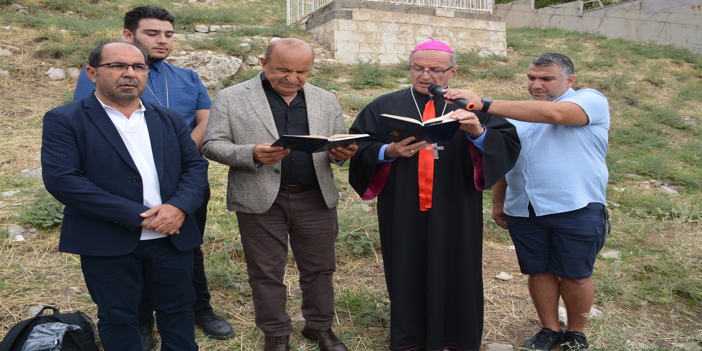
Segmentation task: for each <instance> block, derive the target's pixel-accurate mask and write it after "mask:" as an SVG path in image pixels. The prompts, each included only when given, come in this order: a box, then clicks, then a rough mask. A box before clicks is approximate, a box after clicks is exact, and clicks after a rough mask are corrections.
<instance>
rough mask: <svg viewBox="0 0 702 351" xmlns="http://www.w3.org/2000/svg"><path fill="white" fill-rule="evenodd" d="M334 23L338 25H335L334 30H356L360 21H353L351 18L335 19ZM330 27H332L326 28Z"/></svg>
mask: <svg viewBox="0 0 702 351" xmlns="http://www.w3.org/2000/svg"><path fill="white" fill-rule="evenodd" d="M333 22H334V23H336V24H337V25H336V26H334V28H333V29H334V30H343V31H354V30H358V23H360V22H359V21H355V20H354V21H351V20H334V21H333ZM326 29H330V28H326Z"/></svg>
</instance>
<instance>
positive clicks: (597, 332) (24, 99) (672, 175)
mask: <svg viewBox="0 0 702 351" xmlns="http://www.w3.org/2000/svg"><path fill="white" fill-rule="evenodd" d="M21 3H22V4H23V5H24V6H25V7H26V10H27V13H26V14H25V13H21V12H17V11H15V10H11V9H9V5H10V4H11V2H8V1H6V0H0V21H1V22H2V26H0V48H2V49H5V50H8V51H9V52H11V53H12V54H11V55H10V56H0V58H1V60H0V70H6V71H7V73H8V75H0V83H2V84H0V101H2V104H0V138H1V140H2V141H1V142H0V192H7V191H12V190H15V191H18V192H17V193H15V194H12V195H2V196H0V230H2V231H3V232H5V231H6V230H7V228H9V227H10V226H13V225H18V224H22V225H26V226H33V227H35V228H37V234H36V235H35V236H34V237H32V238H29V240H27V241H24V242H12V241H10V240H9V239H7V238H5V236H3V238H2V239H1V240H0V257H2V259H1V260H0V337H2V336H3V335H4V334H5V333H6V332H7V330H8V328H9V327H10V326H11V325H13V324H15V323H16V322H17V321H19V320H23V319H26V318H28V317H29V316H28V314H27V312H28V309H29V308H31V307H32V306H35V305H37V304H49V305H55V306H58V307H60V308H61V309H62V310H64V311H71V310H82V311H84V312H86V313H88V314H89V315H91V316H92V317H93V318H95V313H96V308H95V306H94V304H93V303H92V301H91V300H90V297H89V295H88V293H87V291H86V289H85V285H84V283H83V280H82V276H81V273H80V268H79V262H78V258H77V257H76V256H73V255H68V254H64V253H60V252H58V251H57V243H58V233H59V230H58V229H57V226H56V225H55V222H56V221H57V220H60V212H59V210H60V206H57V205H56V203H55V202H54V201H52V198H51V197H50V196H48V195H47V194H46V192H45V191H44V190H43V187H42V182H41V180H31V179H25V178H23V177H21V176H20V171H22V170H24V169H32V168H38V167H40V159H39V148H40V138H41V122H42V116H43V114H44V113H45V112H46V111H48V110H49V109H51V108H53V107H56V106H59V105H62V104H64V103H66V102H68V101H70V99H71V97H72V90H73V86H74V85H75V80H74V79H65V80H60V81H52V80H49V79H48V78H47V77H46V75H45V74H44V72H46V71H47V70H48V69H49V68H50V67H62V68H66V67H81V66H82V65H83V64H84V62H85V61H86V57H87V52H88V51H89V49H90V48H91V47H92V46H93V44H94V43H95V42H97V41H99V40H102V39H107V38H113V39H114V38H116V36H117V35H118V33H119V29H120V28H121V22H120V18H121V16H122V15H123V14H124V12H126V11H127V10H129V9H130V8H131V7H133V6H135V5H137V4H141V3H139V2H137V1H133V0H126V1H116V0H112V1H69V0H43V1H42V0H28V1H22V2H21ZM150 3H153V4H155V5H157V6H162V7H165V8H167V9H169V10H173V12H174V14H175V16H176V19H177V20H178V23H177V26H176V29H177V31H178V32H183V33H184V32H191V31H192V30H193V28H194V25H196V24H227V23H232V22H234V23H237V24H240V25H241V26H242V27H241V29H240V30H237V31H234V32H230V33H226V34H219V35H218V36H217V37H216V38H215V40H212V41H211V42H207V41H199V42H192V43H188V42H179V43H178V44H177V45H178V47H183V46H185V45H186V44H192V45H191V46H193V47H195V48H197V50H210V51H213V52H217V53H221V54H236V53H232V52H229V49H230V48H231V47H232V43H236V42H237V41H238V40H241V38H243V37H246V36H253V35H261V36H265V37H272V36H282V37H286V36H293V37H299V38H302V39H305V40H307V41H308V42H310V43H312V44H314V45H316V46H318V44H315V43H314V42H313V40H312V39H311V38H310V37H309V36H308V35H307V34H306V33H304V32H300V31H299V30H293V29H290V28H287V27H285V26H284V22H285V18H284V13H285V11H284V8H285V2H284V1H280V0H276V1H273V0H260V1H248V0H247V1H244V0H240V1H219V2H218V4H217V5H211V4H202V3H193V4H185V5H183V6H178V7H175V6H174V5H173V4H172V3H171V2H168V1H152V2H150ZM437 39H439V38H437ZM507 42H508V54H507V55H506V56H490V57H482V56H479V55H478V54H476V53H475V52H470V51H465V52H460V55H459V65H458V67H459V68H458V70H459V73H458V75H457V76H456V77H455V79H454V80H453V81H452V86H454V87H462V88H470V89H472V90H474V91H476V92H477V93H478V94H481V95H483V96H490V97H492V98H493V99H527V98H528V94H527V92H526V80H525V72H526V69H527V67H528V64H529V61H530V60H531V59H532V58H534V57H536V56H538V55H540V54H543V53H546V52H559V53H563V54H566V55H568V56H570V57H571V58H572V59H573V61H574V63H575V66H576V76H577V79H578V80H577V83H576V84H577V85H578V86H579V87H582V88H594V89H598V90H600V91H601V92H602V93H603V94H604V95H605V96H607V98H608V99H609V101H610V108H611V117H612V125H611V129H610V150H609V156H608V166H609V169H610V184H609V188H608V200H609V207H610V211H611V214H612V222H613V231H612V235H610V236H609V237H608V239H607V243H606V245H605V248H604V249H603V252H610V251H619V252H620V253H621V257H620V258H617V259H602V258H601V259H599V260H598V262H597V264H596V268H595V275H594V279H595V285H596V300H595V307H596V308H597V309H599V310H600V311H602V312H603V315H602V316H601V317H598V318H595V319H593V320H592V321H591V322H590V324H589V325H588V335H589V337H590V339H591V341H592V344H593V346H594V348H595V349H597V350H627V349H651V350H673V349H675V350H700V349H702V347H701V346H700V345H701V342H702V305H701V304H702V255H701V254H700V247H702V234H700V228H699V222H700V216H701V214H702V212H701V210H700V203H702V198H701V194H702V171H701V168H702V151H701V150H702V138H701V136H702V124H701V123H702V57H700V56H697V55H693V54H691V53H690V52H689V51H686V50H682V49H676V48H673V47H667V46H657V45H651V44H646V43H640V42H632V41H626V40H620V39H608V38H605V37H601V36H596V35H590V34H579V33H573V32H565V31H563V30H559V29H546V30H534V29H526V28H523V29H510V30H508V32H507ZM459 50H460V49H459ZM261 53H262V52H260V53H258V54H261ZM249 54H251V53H249ZM408 73H409V72H408V71H407V69H406V62H405V63H404V64H399V65H392V66H380V65H378V64H377V63H375V62H373V61H372V60H367V61H361V62H358V64H356V65H342V64H328V63H326V64H324V65H322V67H321V68H319V69H318V70H317V71H316V72H314V73H313V76H312V78H311V79H310V82H311V83H312V84H315V85H318V86H321V87H323V88H325V89H328V90H330V91H333V92H334V93H335V94H336V96H337V97H338V99H339V101H340V102H341V105H342V108H343V109H344V113H345V114H346V116H347V123H348V124H350V123H351V121H352V120H353V118H354V117H355V115H356V114H357V113H358V111H359V110H360V109H361V108H362V107H363V106H365V104H367V103H368V102H370V101H371V100H372V99H373V98H375V97H376V96H378V95H380V94H383V93H386V92H390V91H394V90H398V89H401V88H404V87H407V86H408V85H407V84H408V82H409V80H408V77H409V74H408ZM251 75H252V73H248V74H245V75H241V76H235V77H232V78H231V79H230V80H228V81H227V82H223V85H226V84H233V83H236V82H240V81H242V80H244V79H246V78H247V77H250V76H251ZM210 93H211V95H212V96H214V94H216V91H210ZM226 171H227V170H226V168H225V167H224V166H222V165H220V164H216V163H214V162H213V163H212V164H211V166H210V184H211V188H212V194H213V196H212V200H211V202H210V204H209V209H210V216H209V219H208V226H207V231H206V233H205V244H204V245H203V250H204V251H205V255H206V271H207V274H208V277H209V280H210V284H209V286H210V289H211V292H212V294H213V305H214V307H215V309H216V311H217V312H218V313H219V314H221V315H223V316H225V317H226V318H227V320H229V321H230V322H231V323H232V324H233V325H234V328H235V329H236V331H237V335H236V336H235V337H233V338H231V339H229V340H226V341H214V340H211V339H207V338H206V337H205V336H204V335H203V334H202V333H201V332H200V331H199V330H198V332H197V334H196V335H197V341H198V343H199V344H200V346H201V348H202V349H203V350H254V349H259V348H260V347H261V342H262V334H261V332H260V331H259V330H257V329H256V327H255V325H254V318H253V306H252V302H251V292H250V289H249V287H248V284H247V282H246V279H247V276H246V269H245V264H244V260H243V253H242V249H241V244H240V241H239V237H238V228H237V224H236V220H235V216H234V215H233V214H232V213H230V212H228V211H227V210H226V206H225V187H226ZM336 173H337V174H336V175H337V183H338V185H339V188H340V190H341V193H342V200H341V203H340V205H339V213H340V228H341V229H340V233H339V240H338V244H337V249H338V261H339V262H338V266H339V268H338V271H337V274H336V275H335V283H336V292H337V295H336V296H337V300H336V304H337V321H336V325H335V330H336V331H337V332H338V334H339V335H340V336H341V338H342V339H343V340H345V341H346V342H347V345H348V346H349V348H350V349H352V350H374V351H375V350H385V349H386V348H387V345H388V333H387V330H388V329H387V328H388V326H389V315H388V311H389V309H388V307H389V303H388V300H387V296H386V293H385V285H384V279H383V271H382V263H381V257H380V252H379V243H378V232H377V221H376V218H375V203H374V202H372V201H371V202H363V201H361V200H360V199H359V198H358V196H357V195H356V194H355V193H353V191H352V190H351V189H350V187H349V186H348V183H347V169H346V167H343V168H340V169H337V171H336ZM671 190H674V192H673V191H671ZM489 200H490V191H486V192H485V198H484V204H485V210H484V217H485V240H484V259H483V261H484V266H483V269H484V281H485V299H486V310H485V320H486V321H485V335H484V343H485V344H487V343H502V344H512V345H515V346H518V345H521V344H522V343H523V341H524V340H525V339H526V338H528V337H529V336H530V335H531V334H533V333H535V332H536V331H537V330H538V328H539V323H538V318H537V316H536V313H535V311H534V309H533V306H531V305H530V304H529V303H528V302H527V298H528V294H527V288H526V277H525V276H522V275H521V274H519V270H518V267H517V263H516V258H515V255H514V251H512V250H510V245H511V242H510V239H509V236H508V235H507V233H506V231H504V230H502V229H499V228H497V227H496V226H495V225H494V223H492V221H491V220H488V219H489V218H490V211H489V208H490V206H489ZM502 271H504V272H507V273H509V274H512V275H514V276H515V279H514V280H511V281H501V280H497V279H495V278H494V276H495V275H497V274H498V273H500V272H502ZM286 281H287V282H288V287H289V288H288V291H289V294H290V299H289V311H290V313H291V314H292V317H293V321H294V323H295V325H294V326H295V328H296V332H297V331H299V330H300V329H301V328H302V325H303V323H304V322H303V320H302V317H301V314H300V308H299V305H300V290H299V286H298V284H297V275H296V270H295V266H294V262H293V261H292V259H291V260H290V262H289V269H288V273H287V275H286ZM292 345H293V349H295V350H314V349H315V346H314V345H313V344H312V343H310V342H309V341H307V340H306V339H304V338H302V337H301V336H300V335H299V333H297V334H295V335H294V336H293V339H292Z"/></svg>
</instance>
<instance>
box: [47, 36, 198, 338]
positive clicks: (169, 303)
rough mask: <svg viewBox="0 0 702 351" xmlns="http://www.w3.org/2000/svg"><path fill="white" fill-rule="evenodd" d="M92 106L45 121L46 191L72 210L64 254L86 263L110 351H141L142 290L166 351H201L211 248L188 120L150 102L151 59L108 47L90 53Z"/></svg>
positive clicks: (84, 103) (83, 103)
mask: <svg viewBox="0 0 702 351" xmlns="http://www.w3.org/2000/svg"><path fill="white" fill-rule="evenodd" d="M89 65H90V67H88V70H87V72H88V76H89V77H90V79H91V80H92V81H93V82H95V85H96V91H95V93H94V94H91V95H90V96H88V97H86V98H85V99H83V100H79V101H75V102H72V103H70V104H67V105H64V106H61V107H57V108H55V109H53V110H51V111H49V112H47V113H46V115H44V128H43V135H42V157H41V158H42V169H43V176H44V184H45V185H46V189H47V190H48V191H49V192H50V193H51V194H52V195H53V196H54V197H56V199H58V200H59V201H61V203H63V204H64V205H65V206H66V207H65V209H64V219H63V225H62V228H61V239H60V242H59V250H60V251H63V252H67V253H74V254H79V255H80V259H81V268H82V270H83V277H84V279H85V283H86V286H87V287H88V290H89V291H90V296H91V297H92V299H93V301H95V303H96V304H97V306H98V318H99V321H98V330H99V335H100V340H101V343H102V346H103V347H104V349H105V350H106V351H111V350H116V351H125V350H128V351H141V350H142V347H141V338H140V334H139V322H138V319H137V315H138V306H139V301H140V299H141V294H142V290H145V291H146V292H147V294H148V295H149V297H150V298H151V299H152V301H153V303H154V307H155V310H156V320H157V324H158V328H159V332H160V334H161V337H162V348H161V349H162V350H176V349H177V350H197V349H198V346H197V344H196V343H195V335H194V319H193V318H194V317H193V311H192V304H193V302H194V301H195V293H194V290H193V285H192V283H191V279H192V271H193V249H194V248H195V247H197V246H198V245H200V244H201V243H202V238H201V237H200V233H199V232H198V227H197V223H196V222H195V219H194V217H193V213H194V212H195V210H197V208H198V207H199V206H200V204H201V203H202V198H203V194H204V191H205V186H206V169H207V161H206V160H205V159H203V158H202V156H200V155H199V154H198V151H197V149H196V147H195V143H194V142H193V140H192V138H190V130H189V128H188V126H187V125H186V124H185V122H184V121H183V118H182V117H181V115H180V113H178V112H177V111H175V110H171V109H168V108H163V107H161V106H157V105H152V104H149V103H146V102H142V101H141V100H140V99H139V96H140V95H141V94H142V93H143V91H144V88H145V87H146V78H147V76H148V72H149V68H148V66H147V65H146V54H145V53H144V51H143V50H141V49H139V48H138V47H136V46H134V45H133V44H129V43H118V42H112V43H105V44H100V45H98V46H96V47H95V48H94V49H93V51H92V52H91V53H90V58H89Z"/></svg>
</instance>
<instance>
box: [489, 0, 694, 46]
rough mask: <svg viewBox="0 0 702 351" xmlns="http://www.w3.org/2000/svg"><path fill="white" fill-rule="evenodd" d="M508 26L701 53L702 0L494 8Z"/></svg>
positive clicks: (527, 2)
mask: <svg viewBox="0 0 702 351" xmlns="http://www.w3.org/2000/svg"><path fill="white" fill-rule="evenodd" d="M494 10H495V15H497V16H499V17H501V18H502V19H504V21H505V23H506V24H507V27H509V28H513V27H536V28H546V27H557V28H563V29H566V30H572V31H578V32H586V33H597V34H601V35H604V36H606V37H610V38H623V39H630V40H638V41H644V42H651V43H656V44H662V45H668V44H671V45H673V46H677V47H681V48H687V49H689V50H690V51H692V52H694V53H696V54H701V53H702V0H633V1H628V2H624V3H620V4H617V5H612V6H606V7H602V8H596V9H593V10H588V11H583V2H582V1H576V2H571V3H567V4H560V5H555V6H549V7H545V8H541V9H538V10H536V9H534V0H520V1H517V2H513V3H508V4H502V5H495V6H494Z"/></svg>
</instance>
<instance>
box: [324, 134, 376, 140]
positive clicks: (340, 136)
mask: <svg viewBox="0 0 702 351" xmlns="http://www.w3.org/2000/svg"><path fill="white" fill-rule="evenodd" d="M364 137H370V135H368V134H334V135H332V136H330V137H329V140H341V139H358V138H364Z"/></svg>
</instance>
